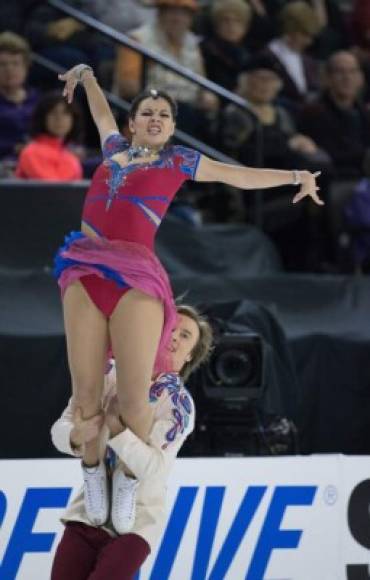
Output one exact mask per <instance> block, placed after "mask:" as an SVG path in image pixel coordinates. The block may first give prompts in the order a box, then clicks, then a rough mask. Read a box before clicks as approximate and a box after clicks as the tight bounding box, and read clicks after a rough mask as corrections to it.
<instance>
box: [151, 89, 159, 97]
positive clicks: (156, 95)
mask: <svg viewBox="0 0 370 580" xmlns="http://www.w3.org/2000/svg"><path fill="white" fill-rule="evenodd" d="M149 93H150V96H151V97H153V99H158V91H157V90H156V89H150V91H149Z"/></svg>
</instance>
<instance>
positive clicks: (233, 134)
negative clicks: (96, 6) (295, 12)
mask: <svg viewBox="0 0 370 580" xmlns="http://www.w3.org/2000/svg"><path fill="white" fill-rule="evenodd" d="M282 84H283V82H282V78H281V68H280V66H279V64H278V63H277V62H276V59H274V58H273V57H272V55H269V54H262V53H260V54H259V55H257V56H255V57H254V58H252V59H251V60H250V61H249V63H248V65H247V67H246V70H245V72H243V73H242V74H241V75H240V76H239V87H238V93H239V95H240V96H241V97H243V98H245V99H246V101H247V102H248V104H249V106H250V107H251V109H252V111H253V113H254V114H255V115H256V117H257V119H258V121H259V123H260V124H261V128H262V133H263V135H262V138H263V153H264V158H263V165H264V166H266V167H275V166H276V167H278V168H281V169H283V168H285V167H291V166H296V167H298V168H303V167H310V169H311V170H314V171H317V170H318V169H322V164H324V165H326V163H328V162H329V158H328V156H327V155H326V154H325V153H324V152H323V151H319V149H318V147H317V145H316V143H315V142H314V141H313V139H311V138H310V137H308V136H306V135H304V134H301V133H298V131H297V128H296V126H295V123H294V119H293V118H292V116H291V115H290V113H289V112H288V111H287V110H286V109H284V108H283V107H282V106H280V105H279V104H277V103H276V99H277V96H278V94H279V92H280V90H281V89H282ZM223 121H224V122H223V123H222V128H221V133H222V141H223V142H224V144H225V146H226V148H227V150H228V152H229V153H230V154H232V155H233V156H234V157H235V158H236V159H238V160H239V161H240V162H241V163H243V164H244V165H251V164H253V163H254V162H255V150H256V146H257V135H256V123H255V121H254V120H253V117H252V115H251V114H250V113H249V112H248V111H246V110H242V109H241V108H240V107H237V106H236V105H229V106H228V107H227V108H226V109H225V113H224V119H223Z"/></svg>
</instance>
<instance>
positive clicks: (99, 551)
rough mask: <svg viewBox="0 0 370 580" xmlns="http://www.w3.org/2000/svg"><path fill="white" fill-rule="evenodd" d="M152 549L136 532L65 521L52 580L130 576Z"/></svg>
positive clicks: (127, 578)
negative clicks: (113, 533) (115, 531)
mask: <svg viewBox="0 0 370 580" xmlns="http://www.w3.org/2000/svg"><path fill="white" fill-rule="evenodd" d="M149 552H150V548H149V545H148V544H147V542H146V541H145V540H144V539H143V538H142V537H141V536H138V535H137V534H124V535H123V536H118V537H117V538H111V536H110V535H109V534H108V533H107V532H105V531H104V530H102V529H100V528H94V527H92V526H87V525H85V524H82V523H79V522H69V523H68V524H67V525H66V528H65V530H64V534H63V536H62V539H61V541H60V544H59V546H58V548H57V550H56V553H55V558H54V562H53V569H52V572H51V580H108V579H109V580H131V579H132V578H133V577H134V576H135V574H136V572H138V570H139V569H140V567H141V565H142V564H143V563H144V561H145V560H146V558H147V556H148V554H149Z"/></svg>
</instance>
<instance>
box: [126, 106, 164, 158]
mask: <svg viewBox="0 0 370 580" xmlns="http://www.w3.org/2000/svg"><path fill="white" fill-rule="evenodd" d="M129 127H130V131H131V133H132V142H133V144H134V145H149V146H150V147H153V148H161V147H163V145H164V144H165V143H167V141H168V140H169V139H170V137H172V135H173V133H174V131H175V122H174V119H173V115H172V111H171V107H170V104H169V103H168V101H167V100H166V99H163V98H161V97H159V98H157V99H153V98H151V97H149V98H147V99H144V100H143V101H141V103H140V105H139V107H138V110H137V112H136V115H135V117H134V118H133V119H130V120H129Z"/></svg>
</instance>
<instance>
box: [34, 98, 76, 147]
mask: <svg viewBox="0 0 370 580" xmlns="http://www.w3.org/2000/svg"><path fill="white" fill-rule="evenodd" d="M60 104H62V105H63V106H64V107H65V109H66V111H68V113H70V115H71V117H72V128H71V130H70V132H69V133H68V134H67V135H66V136H65V138H64V142H65V143H67V142H69V141H74V142H75V143H76V142H78V141H80V140H81V137H82V113H81V110H80V108H79V107H78V106H77V105H76V104H75V103H71V104H70V103H67V101H66V100H65V98H64V97H63V96H62V95H61V94H60V93H48V94H46V95H44V96H43V97H41V99H40V100H39V102H38V103H37V105H36V107H35V110H34V112H33V116H32V121H31V130H30V133H31V135H32V136H33V137H36V136H37V135H41V134H42V133H46V134H48V135H49V134H50V133H49V131H48V128H47V123H46V117H47V116H48V114H49V113H50V111H52V110H53V109H55V107H56V106H57V105H60Z"/></svg>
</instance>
